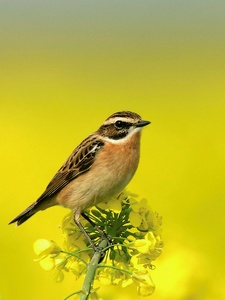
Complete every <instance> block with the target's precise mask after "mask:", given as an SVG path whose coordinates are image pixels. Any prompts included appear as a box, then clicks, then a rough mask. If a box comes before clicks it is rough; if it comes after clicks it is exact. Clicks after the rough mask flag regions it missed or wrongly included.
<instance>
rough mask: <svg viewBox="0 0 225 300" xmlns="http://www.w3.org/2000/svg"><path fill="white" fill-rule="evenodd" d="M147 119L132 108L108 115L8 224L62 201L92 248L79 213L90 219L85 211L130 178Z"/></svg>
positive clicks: (117, 190) (22, 219)
mask: <svg viewBox="0 0 225 300" xmlns="http://www.w3.org/2000/svg"><path fill="white" fill-rule="evenodd" d="M150 123H151V122H150V121H146V120H142V118H141V116H140V115H138V114H137V113H135V112H131V111H119V112H116V113H114V114H112V115H110V116H109V117H108V118H107V119H106V120H105V121H104V122H103V124H102V125H101V126H100V127H99V129H98V130H97V131H95V132H94V133H92V134H90V135H89V136H88V137H87V138H85V139H84V140H83V141H82V142H81V143H80V144H79V145H78V146H77V147H76V148H75V149H74V150H73V152H72V153H71V155H70V156H69V157H68V159H67V160H66V161H65V163H64V164H63V165H62V167H61V168H60V169H59V170H58V172H57V173H56V174H55V176H54V177H53V178H52V180H51V181H50V183H49V184H48V185H47V187H46V189H45V191H44V192H43V193H42V194H41V196H40V197H39V198H38V199H37V200H36V201H35V202H33V203H32V204H31V205H30V206H29V207H27V208H26V209H25V210H24V211H23V212H21V213H20V214H19V215H18V216H17V217H15V218H14V219H13V220H12V221H11V222H10V223H9V224H12V223H16V224H17V225H21V224H22V223H24V222H25V221H26V220H27V219H29V218H30V217H31V216H33V215H34V214H35V213H37V212H38V211H40V210H45V209H47V208H49V207H51V206H54V205H61V206H63V207H66V208H69V209H71V210H72V211H73V212H74V221H75V223H76V224H77V226H78V227H79V229H80V230H81V232H83V233H84V235H85V236H86V237H87V239H88V241H89V242H90V244H91V246H92V247H93V248H94V249H95V245H94V243H93V242H92V240H91V238H90V237H89V235H88V234H87V232H86V231H85V229H84V227H83V225H82V224H81V222H80V217H81V216H83V217H84V218H85V219H87V220H88V221H89V222H90V219H89V218H88V216H87V215H86V214H85V211H86V210H87V209H88V208H90V207H92V206H95V205H97V204H98V203H100V202H104V201H106V200H108V199H110V198H111V197H113V196H116V195H118V194H119V193H120V192H121V191H122V190H123V189H124V188H125V187H126V186H127V184H128V183H129V182H130V180H131V178H132V177H133V175H134V174H135V172H136V170H137V167H138V164H139V158H140V138H141V131H142V128H143V127H144V126H146V125H148V124H150ZM91 224H92V225H94V224H93V223H92V222H91Z"/></svg>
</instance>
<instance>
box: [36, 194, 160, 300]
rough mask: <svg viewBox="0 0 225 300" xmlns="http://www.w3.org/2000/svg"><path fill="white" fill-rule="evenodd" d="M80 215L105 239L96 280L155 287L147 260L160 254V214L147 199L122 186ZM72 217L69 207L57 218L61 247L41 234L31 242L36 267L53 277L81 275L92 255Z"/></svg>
mask: <svg viewBox="0 0 225 300" xmlns="http://www.w3.org/2000/svg"><path fill="white" fill-rule="evenodd" d="M86 214H87V215H88V217H89V218H90V219H91V220H92V222H93V223H95V224H96V226H97V227H99V228H101V229H102V230H104V232H105V233H106V234H107V235H108V236H109V237H110V239H111V245H110V246H109V248H108V250H107V252H106V253H107V254H106V255H105V257H104V259H103V261H102V262H101V265H100V267H99V268H98V269H97V271H96V280H98V282H99V283H100V284H104V285H114V286H116V285H119V286H121V287H127V286H129V285H136V286H137V291H138V293H139V294H140V295H142V296H148V295H151V294H152V293H153V292H154V289H155V286H154V284H153V282H152V279H151V276H150V272H152V269H153V265H152V261H153V260H154V259H156V258H157V257H158V256H159V255H160V254H161V252H162V247H163V242H162V237H161V235H162V229H161V226H162V221H161V218H160V217H159V216H158V214H157V213H155V212H153V211H152V210H151V208H150V207H149V205H148V201H147V200H146V199H144V198H143V199H141V200H139V197H138V195H135V194H131V193H129V192H127V191H123V192H122V193H121V194H120V195H119V196H118V197H113V198H112V199H110V200H108V201H107V202H105V203H100V204H99V205H98V206H97V207H93V208H92V209H90V210H89V211H88V212H86ZM73 218H74V216H73V212H70V213H69V214H67V215H66V216H65V218H64V219H63V222H62V236H63V243H62V247H61V248H60V247H59V246H58V245H57V244H56V243H55V242H53V241H48V240H45V239H40V240H37V241H36V242H35V243H34V251H35V253H36V255H37V256H38V260H39V262H40V265H41V267H42V268H44V269H45V270H53V272H54V277H55V280H56V281H57V282H61V281H62V280H63V278H64V273H65V272H71V273H72V274H74V276H75V279H78V278H79V277H81V276H83V275H84V274H85V271H86V268H87V265H88V263H89V262H90V260H91V258H92V256H93V250H92V249H91V248H90V245H89V244H88V241H87V239H86V238H85V236H84V235H83V233H81V232H80V230H79V229H78V227H77V226H76V225H75V223H74V219H73ZM82 224H84V227H85V229H86V230H87V231H88V233H89V235H90V237H91V238H92V240H93V242H94V243H95V244H96V245H97V244H98V243H99V239H101V235H100V234H99V232H98V231H96V229H95V228H93V226H91V225H90V224H89V223H88V222H86V221H84V220H82ZM96 295H97V293H96V291H94V292H93V293H91V294H90V297H92V298H93V299H97V298H96V297H97V296H96Z"/></svg>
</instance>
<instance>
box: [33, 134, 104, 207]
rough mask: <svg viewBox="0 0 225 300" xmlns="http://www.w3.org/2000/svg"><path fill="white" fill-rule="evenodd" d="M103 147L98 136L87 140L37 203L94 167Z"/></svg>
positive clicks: (73, 153) (61, 169)
mask: <svg viewBox="0 0 225 300" xmlns="http://www.w3.org/2000/svg"><path fill="white" fill-rule="evenodd" d="M103 146H104V142H103V141H102V140H100V139H98V138H97V137H96V136H93V137H91V136H89V137H88V138H86V139H85V140H84V141H83V142H82V143H81V144H80V145H79V146H78V147H77V148H75V149H74V151H73V152H72V154H71V155H70V156H69V157H68V159H67V160H66V162H65V163H64V164H63V166H62V167H61V168H60V169H59V170H58V172H57V173H56V175H55V176H54V177H53V178H52V180H51V181H50V183H49V184H48V186H47V188H46V190H45V191H44V193H43V194H42V195H41V196H40V197H39V198H38V199H37V202H39V201H41V200H43V199H45V198H48V197H50V196H52V195H54V194H56V193H57V192H59V191H60V190H61V189H62V188H63V187H65V186H66V185H67V184H68V183H69V182H70V181H72V180H73V179H75V178H77V177H78V176H80V175H81V174H83V173H85V172H87V171H88V170H89V169H90V168H91V166H92V165H93V163H94V160H95V156H96V154H97V152H98V151H99V149H100V148H102V147H103Z"/></svg>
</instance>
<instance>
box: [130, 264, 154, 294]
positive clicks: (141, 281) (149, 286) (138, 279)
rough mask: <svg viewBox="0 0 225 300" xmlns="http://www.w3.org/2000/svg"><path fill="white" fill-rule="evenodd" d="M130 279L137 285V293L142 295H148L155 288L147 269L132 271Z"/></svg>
mask: <svg viewBox="0 0 225 300" xmlns="http://www.w3.org/2000/svg"><path fill="white" fill-rule="evenodd" d="M132 279H133V281H134V282H135V283H136V285H137V286H138V293H139V294H140V295H142V296H149V295H151V294H152V293H153V292H154V290H155V285H154V283H153V282H152V278H151V275H150V272H149V270H148V269H144V270H139V271H134V272H133V274H132Z"/></svg>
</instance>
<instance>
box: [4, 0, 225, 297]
mask: <svg viewBox="0 0 225 300" xmlns="http://www.w3.org/2000/svg"><path fill="white" fill-rule="evenodd" d="M119 110H131V111H135V112H137V113H139V114H141V115H142V117H143V118H144V119H148V120H151V122H152V124H151V125H150V126H149V127H147V128H145V130H144V132H143V138H142V157H141V162H140V165H139V169H138V171H137V173H136V175H135V177H134V179H133V180H132V182H131V183H130V184H129V187H128V188H129V190H130V191H132V192H135V193H139V194H140V195H141V196H143V197H146V198H148V199H149V202H150V204H151V206H152V208H154V210H156V211H158V212H159V214H160V215H162V216H163V238H164V241H165V247H164V252H163V254H162V256H161V257H160V258H159V259H158V260H157V261H156V263H155V264H156V270H154V271H153V272H152V278H153V281H154V282H155V284H156V292H155V294H154V295H153V296H152V297H150V298H151V299H153V300H159V299H160V300H167V299H173V300H178V299H179V300H180V299H182V300H183V299H186V300H187V299H188V300H197V299H201V300H202V299H204V300H205V299H207V300H211V299H225V291H224V286H225V278H224V264H225V258H224V247H225V242H224V241H225V234H224V230H225V225H224V223H225V222H224V208H225V204H224V196H225V192H224V177H225V168H224V167H225V158H224V152H225V138H224V125H225V121H224V117H225V2H224V1H181V0H177V1H169V0H167V1H160V0H159V1H156V0H155V1H132V0H130V1H106V0H105V1H49V0H47V1H25V0H21V1H15V0H13V1H6V0H2V1H1V2H0V138H1V150H0V151H1V161H0V165H1V198H0V201H1V202H0V203H1V219H0V228H1V238H0V240H1V248H0V251H1V259H0V299H2V300H12V299H25V300H36V299H44V300H53V299H54V300H55V299H63V298H64V297H66V296H67V295H68V294H70V293H72V292H73V291H75V290H76V289H79V288H80V287H81V282H78V283H77V282H75V280H74V278H73V276H72V275H68V276H67V277H66V279H65V281H64V282H63V283H61V284H56V283H55V282H54V280H53V278H52V273H51V272H47V271H44V270H42V269H41V268H40V266H39V264H38V263H37V262H34V261H33V259H34V258H35V254H34V253H33V249H32V245H33V242H34V241H35V240H37V239H38V238H47V239H53V240H55V241H56V242H59V243H60V241H61V232H60V229H59V225H60V223H61V220H62V217H63V216H64V215H65V214H66V213H67V211H66V209H63V208H59V207H56V208H51V209H49V210H47V211H45V212H42V213H39V214H37V215H35V216H34V217H33V218H31V219H30V220H29V221H28V222H26V223H25V224H24V225H23V226H21V227H18V228H16V229H15V227H14V226H8V225H7V223H8V222H9V221H10V220H11V219H12V218H13V217H15V216H16V215H17V214H18V213H20V212H21V211H22V210H23V209H24V208H26V207H27V206H28V205H29V204H31V202H33V201H34V200H35V199H36V198H37V197H38V196H39V195H40V194H41V193H42V191H43V190H44V188H45V187H46V185H47V183H48V182H49V180H50V179H51V178H52V176H53V175H54V173H55V171H56V170H58V168H59V167H60V166H61V164H62V163H63V162H64V160H65V159H66V157H67V156H68V155H69V154H70V152H71V151H72V150H73V148H74V147H75V146H76V145H77V144H78V143H79V142H80V141H81V140H82V139H83V138H84V137H86V135H87V134H89V133H91V132H92V131H94V130H95V129H97V128H98V126H99V125H100V124H101V123H102V122H103V121H104V119H105V118H106V117H108V115H110V114H112V113H113V112H115V111H119ZM102 295H103V297H104V299H107V300H108V299H109V300H110V299H117V300H120V299H137V298H138V297H137V296H136V292H135V290H134V289H130V288H129V287H128V288H125V289H122V290H119V289H118V288H116V287H106V288H104V292H103V294H102ZM138 299H139V298H138ZM140 299H141V298H140Z"/></svg>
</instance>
